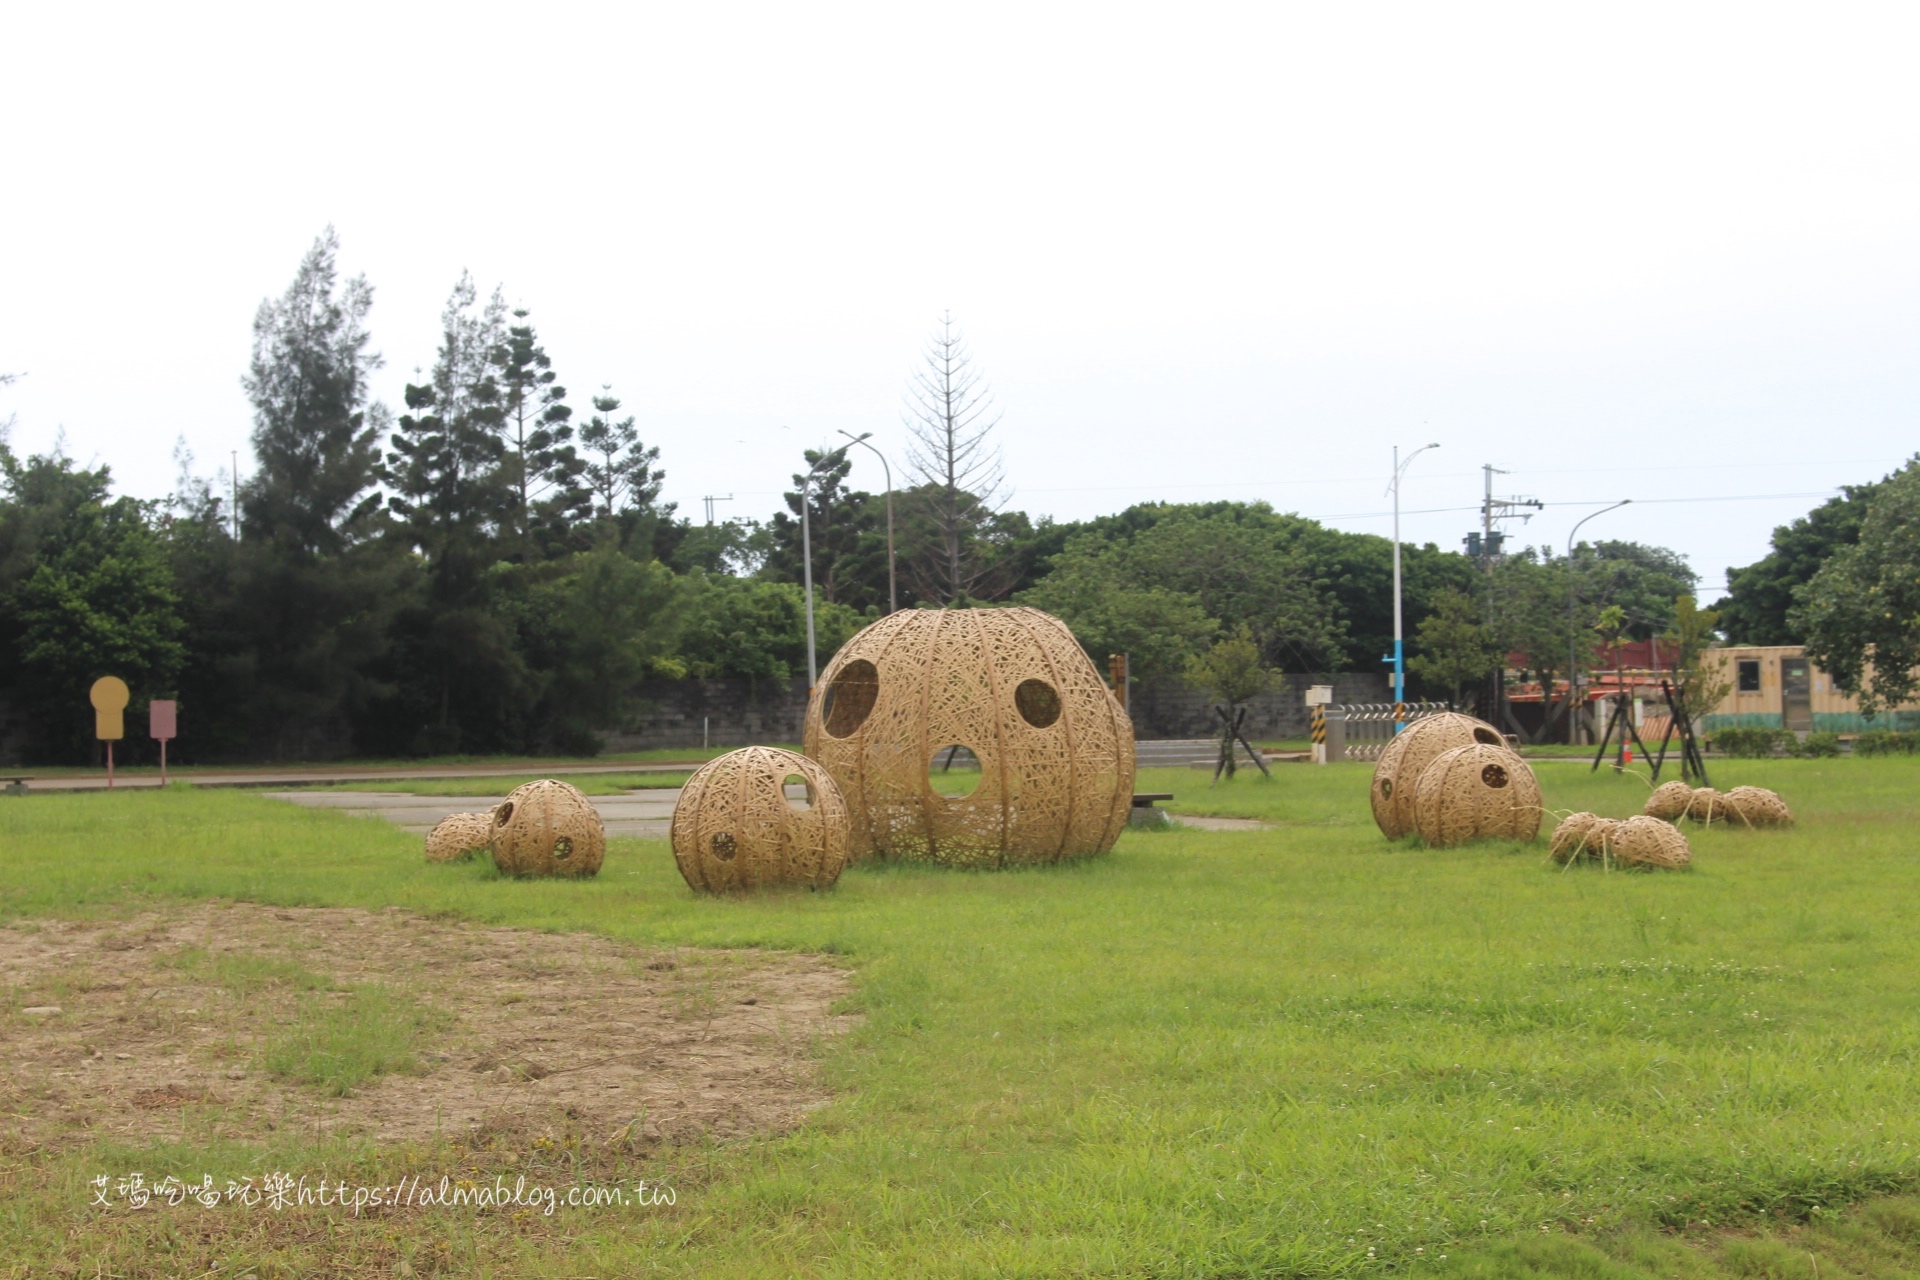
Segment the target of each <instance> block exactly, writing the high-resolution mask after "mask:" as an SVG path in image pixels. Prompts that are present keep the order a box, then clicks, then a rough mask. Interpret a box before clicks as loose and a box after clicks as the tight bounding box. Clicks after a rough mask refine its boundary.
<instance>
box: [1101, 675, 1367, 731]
mask: <svg viewBox="0 0 1920 1280" xmlns="http://www.w3.org/2000/svg"><path fill="white" fill-rule="evenodd" d="M1316 684H1330V685H1332V686H1333V700H1334V701H1335V702H1386V701H1388V700H1389V699H1390V698H1391V697H1392V696H1393V686H1392V683H1391V682H1390V681H1389V680H1388V679H1387V676H1386V673H1385V672H1380V673H1375V672H1371V671H1342V672H1337V673H1334V674H1331V675H1298V676H1291V675H1290V676H1286V677H1284V682H1283V683H1282V685H1281V686H1280V687H1279V688H1277V689H1275V690H1274V691H1273V692H1271V693H1266V694H1262V695H1261V696H1260V697H1258V698H1255V699H1254V700H1253V701H1252V702H1250V703H1248V704H1247V737H1249V738H1252V739H1256V740H1258V739H1272V738H1304V737H1306V736H1307V733H1308V727H1309V724H1308V720H1309V713H1308V711H1307V704H1306V697H1307V690H1308V688H1310V687H1311V686H1313V685H1316ZM1130 710H1131V711H1132V713H1133V736H1134V737H1135V738H1138V739H1140V740H1142V741H1145V740H1147V739H1150V738H1208V737H1212V736H1213V735H1214V734H1217V733H1218V732H1220V718H1219V717H1218V716H1216V715H1214V713H1213V703H1212V702H1210V701H1209V700H1208V699H1207V697H1206V695H1204V694H1202V693H1201V692H1200V691H1199V690H1198V689H1196V688H1194V687H1193V686H1192V685H1190V684H1188V683H1187V682H1186V681H1184V680H1177V679H1176V680H1161V681H1156V682H1154V683H1153V684H1142V685H1140V686H1137V687H1135V689H1134V691H1133V705H1132V707H1131V708H1130Z"/></svg>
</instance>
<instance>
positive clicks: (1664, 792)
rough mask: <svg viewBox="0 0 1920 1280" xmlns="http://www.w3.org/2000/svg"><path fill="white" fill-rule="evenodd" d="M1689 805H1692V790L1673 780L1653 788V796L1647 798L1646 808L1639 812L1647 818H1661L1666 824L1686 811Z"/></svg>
mask: <svg viewBox="0 0 1920 1280" xmlns="http://www.w3.org/2000/svg"><path fill="white" fill-rule="evenodd" d="M1691 803H1693V788H1692V787H1690V786H1688V785H1687V784H1686V783H1684V782H1681V781H1679V780H1678V779H1675V780H1674V781H1672V782H1663V783H1661V784H1660V785H1659V786H1657V787H1655V788H1654V789H1653V794H1652V795H1650V796H1648V797H1647V807H1646V808H1644V809H1642V810H1641V812H1642V813H1644V814H1646V815H1647V816H1648V817H1649V818H1663V819H1665V820H1666V821H1668V822H1674V821H1677V820H1678V819H1679V817H1680V815H1681V814H1683V813H1685V812H1686V811H1687V806H1688V805H1689V804H1691Z"/></svg>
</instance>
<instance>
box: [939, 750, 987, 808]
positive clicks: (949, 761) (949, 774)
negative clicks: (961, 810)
mask: <svg viewBox="0 0 1920 1280" xmlns="http://www.w3.org/2000/svg"><path fill="white" fill-rule="evenodd" d="M927 778H928V781H929V782H931V783H932V784H933V789H934V790H935V791H937V792H939V793H940V794H941V795H943V796H947V797H949V798H952V799H959V798H961V797H963V796H970V795H972V794H973V793H974V790H975V789H976V788H977V787H979V785H980V757H979V756H976V755H975V754H973V748H971V747H968V746H965V745H963V744H961V743H958V742H950V743H948V744H947V745H946V746H944V747H941V748H940V749H939V750H938V751H936V752H934V753H933V759H931V760H929V761H928V762H927Z"/></svg>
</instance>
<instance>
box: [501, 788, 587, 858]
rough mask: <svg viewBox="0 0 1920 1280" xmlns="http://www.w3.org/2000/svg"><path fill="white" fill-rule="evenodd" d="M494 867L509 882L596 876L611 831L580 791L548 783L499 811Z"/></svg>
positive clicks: (515, 796)
mask: <svg viewBox="0 0 1920 1280" xmlns="http://www.w3.org/2000/svg"><path fill="white" fill-rule="evenodd" d="M492 822H493V839H492V844H493V864H494V865H495V866H496V867H498V868H500V871H501V874H503V875H509V876H591V875H595V874H597V873H598V872H599V870H600V864H601V863H602V862H603V861H605V860H606V856H607V829H606V827H605V825H604V824H602V823H601V821H600V814H599V811H598V810H596V809H595V808H594V807H593V801H591V800H589V799H587V797H586V796H585V794H583V793H582V792H581V791H580V789H579V788H578V787H574V786H571V785H569V784H568V783H565V782H561V781H560V780H559V779H557V778H542V779H541V780H540V781H538V782H529V783H527V784H526V785H524V786H520V787H515V788H514V789H513V790H512V791H510V792H508V793H507V798H506V799H505V800H502V801H501V802H500V803H499V804H498V805H496V806H495V807H494V810H493V815H492Z"/></svg>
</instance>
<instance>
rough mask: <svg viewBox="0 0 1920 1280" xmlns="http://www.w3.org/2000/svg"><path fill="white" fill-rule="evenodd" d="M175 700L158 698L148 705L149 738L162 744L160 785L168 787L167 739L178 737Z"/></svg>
mask: <svg viewBox="0 0 1920 1280" xmlns="http://www.w3.org/2000/svg"><path fill="white" fill-rule="evenodd" d="M177 723H178V720H177V717H176V716H175V715H174V703H173V699H171V698H168V699H166V700H164V701H162V700H160V699H158V698H156V699H155V700H154V701H152V702H149V703H148V704H147V736H148V737H150V738H152V739H153V740H154V741H155V742H158V743H159V744H160V785H161V786H163V787H164V786H166V785H167V739H169V738H174V737H178V736H179V733H178V731H177V730H176V729H175V727H174V726H175V725H176V724H177Z"/></svg>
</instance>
